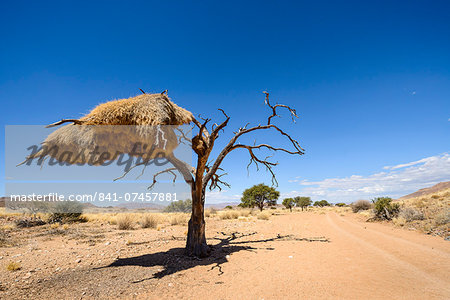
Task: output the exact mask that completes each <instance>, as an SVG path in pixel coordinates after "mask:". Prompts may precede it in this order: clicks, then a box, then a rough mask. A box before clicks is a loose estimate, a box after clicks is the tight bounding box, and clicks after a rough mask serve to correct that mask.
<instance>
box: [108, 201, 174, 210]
mask: <svg viewBox="0 0 450 300" xmlns="http://www.w3.org/2000/svg"><path fill="white" fill-rule="evenodd" d="M115 207H116V208H126V209H129V210H133V209H148V210H163V209H164V208H165V207H166V206H165V205H161V204H157V203H142V202H128V203H121V204H119V205H116V206H115Z"/></svg>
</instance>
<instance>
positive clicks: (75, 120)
mask: <svg viewBox="0 0 450 300" xmlns="http://www.w3.org/2000/svg"><path fill="white" fill-rule="evenodd" d="M68 122H72V123H73V124H76V125H81V124H83V123H84V122H83V121H80V120H78V119H62V120H61V121H58V122H55V123H52V124H49V125H47V126H45V128H51V127H55V126H59V125H61V124H64V123H68Z"/></svg>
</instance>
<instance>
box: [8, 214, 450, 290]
mask: <svg viewBox="0 0 450 300" xmlns="http://www.w3.org/2000/svg"><path fill="white" fill-rule="evenodd" d="M270 214H271V215H270ZM270 214H269V215H270V217H268V219H266V220H265V219H264V218H257V217H255V216H252V215H248V216H246V217H239V218H238V219H223V218H220V217H218V215H210V216H209V217H208V218H207V219H206V222H207V239H208V243H209V244H210V245H211V247H212V254H211V256H210V257H209V258H205V259H195V258H189V257H185V256H183V247H184V243H185V238H186V229H187V226H186V225H185V222H179V221H177V222H171V223H161V224H160V225H157V227H156V226H155V228H138V227H136V228H135V229H134V230H119V229H118V228H117V225H113V224H110V223H109V222H106V221H102V220H101V219H99V220H97V221H90V222H87V223H79V224H70V225H64V226H58V225H54V224H53V225H44V226H39V227H33V228H28V229H23V230H21V231H16V232H15V233H14V234H11V233H13V232H12V231H14V229H11V230H10V231H11V232H10V234H9V235H6V236H4V237H3V240H4V243H5V245H4V247H2V248H1V251H2V253H1V254H0V256H1V259H0V266H1V269H2V271H1V272H0V290H1V291H0V298H1V299H30V298H33V299H94V298H96V299H97V298H100V299H106V298H108V299H111V298H122V299H123V298H125V299H170V298H172V299H173V298H176V299H319V298H320V299H331V298H333V299H449V298H450V279H449V275H450V242H449V241H446V240H445V239H444V238H443V237H440V236H432V235H426V234H424V233H422V232H418V231H417V230H413V228H410V229H408V228H405V227H402V228H400V227H398V226H397V227H395V226H394V225H393V224H392V223H383V222H381V223H380V222H366V218H364V216H362V215H360V214H353V213H351V212H350V211H349V209H348V208H339V209H338V208H334V209H325V208H324V209H312V210H309V211H308V212H301V211H294V212H292V213H290V212H289V211H288V210H281V209H277V210H273V211H270ZM5 226H6V225H4V227H5ZM9 238H10V239H11V240H9V242H10V243H11V244H13V243H15V246H14V247H9V246H8V245H7V242H6V241H8V239H9ZM11 264H12V265H13V266H14V265H15V266H16V267H17V268H18V270H15V271H14V270H11ZM8 266H9V267H10V268H9V269H10V270H7V269H8Z"/></svg>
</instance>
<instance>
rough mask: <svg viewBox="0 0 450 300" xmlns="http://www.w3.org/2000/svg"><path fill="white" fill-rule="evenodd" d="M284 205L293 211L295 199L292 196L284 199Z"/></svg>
mask: <svg viewBox="0 0 450 300" xmlns="http://www.w3.org/2000/svg"><path fill="white" fill-rule="evenodd" d="M283 205H284V206H285V207H286V208H289V210H290V211H292V207H294V205H295V201H294V199H292V198H285V199H283Z"/></svg>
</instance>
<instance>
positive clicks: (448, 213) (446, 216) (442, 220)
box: [434, 209, 450, 225]
mask: <svg viewBox="0 0 450 300" xmlns="http://www.w3.org/2000/svg"><path fill="white" fill-rule="evenodd" d="M434 223H435V224H436V225H446V224H448V223H450V210H448V209H446V210H444V211H441V212H440V213H438V214H437V215H436V217H435V219H434Z"/></svg>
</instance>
